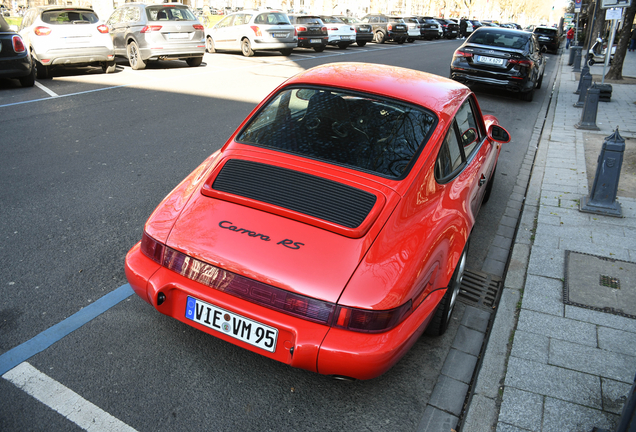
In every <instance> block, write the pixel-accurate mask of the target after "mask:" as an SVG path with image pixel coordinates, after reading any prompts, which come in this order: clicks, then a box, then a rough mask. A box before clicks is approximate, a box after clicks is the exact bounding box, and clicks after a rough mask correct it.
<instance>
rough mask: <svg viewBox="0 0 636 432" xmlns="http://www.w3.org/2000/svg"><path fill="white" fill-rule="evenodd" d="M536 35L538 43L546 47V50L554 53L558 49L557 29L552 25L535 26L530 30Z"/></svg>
mask: <svg viewBox="0 0 636 432" xmlns="http://www.w3.org/2000/svg"><path fill="white" fill-rule="evenodd" d="M532 32H533V33H534V34H535V35H537V40H538V41H539V45H541V46H544V47H546V49H547V50H548V51H550V52H551V53H553V54H556V53H557V51H558V50H559V42H560V40H559V31H558V30H557V29H555V28H554V27H545V26H537V27H535V28H534V30H533V31H532Z"/></svg>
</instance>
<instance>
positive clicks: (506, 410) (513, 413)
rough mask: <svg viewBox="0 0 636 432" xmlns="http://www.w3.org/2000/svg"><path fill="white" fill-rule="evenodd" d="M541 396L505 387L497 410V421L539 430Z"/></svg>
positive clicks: (537, 431)
mask: <svg viewBox="0 0 636 432" xmlns="http://www.w3.org/2000/svg"><path fill="white" fill-rule="evenodd" d="M542 417H543V396H541V395H538V394H536V393H529V392H526V391H523V390H518V389H516V388H512V387H510V388H506V389H505V391H504V395H503V401H502V403H501V408H500V410H499V421H500V422H503V423H507V424H510V425H513V426H517V427H521V428H524V429H527V430H530V431H536V432H541V419H542Z"/></svg>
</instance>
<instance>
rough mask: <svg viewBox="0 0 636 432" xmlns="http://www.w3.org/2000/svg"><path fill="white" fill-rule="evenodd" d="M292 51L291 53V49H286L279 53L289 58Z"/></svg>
mask: <svg viewBox="0 0 636 432" xmlns="http://www.w3.org/2000/svg"><path fill="white" fill-rule="evenodd" d="M292 51H293V49H292V48H286V49H282V50H280V53H281V54H282V55H284V56H290V55H291V53H292Z"/></svg>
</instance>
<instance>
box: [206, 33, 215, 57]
mask: <svg viewBox="0 0 636 432" xmlns="http://www.w3.org/2000/svg"><path fill="white" fill-rule="evenodd" d="M205 50H206V51H207V52H209V53H213V52H216V51H215V49H214V40H213V39H212V36H208V37H207V38H205Z"/></svg>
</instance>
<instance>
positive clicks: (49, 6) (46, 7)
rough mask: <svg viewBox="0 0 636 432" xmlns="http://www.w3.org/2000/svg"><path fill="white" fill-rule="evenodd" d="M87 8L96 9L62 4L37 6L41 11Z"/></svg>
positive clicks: (89, 9) (88, 8)
mask: <svg viewBox="0 0 636 432" xmlns="http://www.w3.org/2000/svg"><path fill="white" fill-rule="evenodd" d="M65 9H69V10H87V11H92V12H95V9H93V8H91V7H88V6H62V5H46V6H37V10H39V11H47V10H65Z"/></svg>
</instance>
